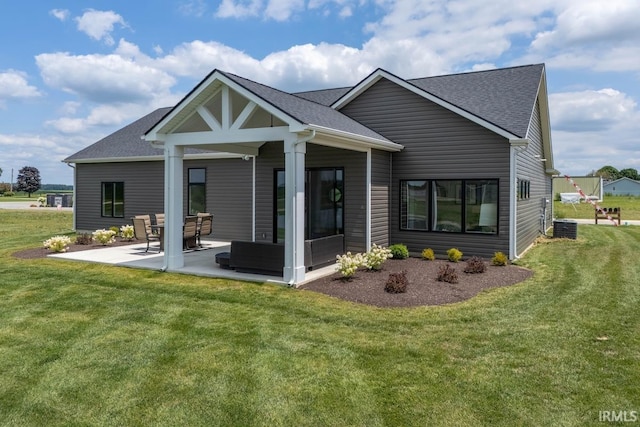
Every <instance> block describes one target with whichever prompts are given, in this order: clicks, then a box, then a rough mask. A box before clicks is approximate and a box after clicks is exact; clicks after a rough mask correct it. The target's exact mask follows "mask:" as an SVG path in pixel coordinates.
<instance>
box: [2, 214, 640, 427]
mask: <svg viewBox="0 0 640 427" xmlns="http://www.w3.org/2000/svg"><path fill="white" fill-rule="evenodd" d="M70 227H71V215H70V214H69V213H66V212H57V211H46V212H44V211H36V212H16V211H0V233H1V235H2V239H0V277H1V278H2V280H1V284H0V372H1V373H2V374H1V375H0V424H1V425H7V426H41V425H47V426H68V425H119V426H120V425H145V426H146V425H154V426H156V425H158V426H176V425H206V426H210V425H229V426H254V425H257V426H279V425H282V426H292V425H295V426H305V425H313V426H343V425H358V426H382V425H391V426H413V425H420V426H423V425H436V426H440V425H442V426H482V425H486V426H514V425H521V426H530V425H548V426H589V425H594V426H596V425H602V423H601V422H600V421H599V416H600V411H628V412H630V411H640V393H638V384H640V316H639V315H638V306H639V303H640V286H639V285H638V282H639V281H638V278H639V277H640V264H639V263H637V262H635V261H634V262H629V261H632V260H635V257H637V254H638V253H639V251H640V227H621V228H616V227H610V226H598V227H596V226H582V225H581V226H579V234H578V235H579V238H578V240H565V239H556V240H551V239H550V240H545V241H544V242H542V243H541V244H539V245H537V246H536V247H534V248H533V249H532V250H531V251H530V252H528V253H527V254H526V256H525V257H524V258H523V259H522V260H521V261H520V262H519V263H520V264H521V265H523V266H525V267H528V268H532V269H533V270H534V271H535V274H534V276H533V278H531V279H529V280H528V281H526V282H524V283H521V284H519V285H516V286H512V287H509V288H501V289H494V290H492V291H490V292H487V293H483V294H481V295H479V296H478V297H476V298H474V299H472V300H469V301H467V302H464V303H460V304H454V305H450V306H443V307H423V308H415V309H379V308H372V307H367V306H362V305H357V304H352V303H347V302H343V301H340V300H336V299H332V298H330V297H327V296H324V295H321V294H315V293H312V292H309V291H298V290H294V289H289V288H285V287H278V286H271V285H258V284H250V283H243V282H236V281H230V280H216V279H207V278H200V277H192V276H185V275H176V274H168V273H160V272H153V271H144V270H134V269H126V268H119V267H113V266H104V265H97V264H83V263H78V262H71V261H63V260H53V259H37V260H20V259H16V258H13V257H11V253H12V252H13V251H15V250H17V249H22V248H26V247H33V246H38V245H40V244H41V242H42V241H43V240H44V239H46V238H48V237H51V236H52V235H55V234H59V233H65V232H68V231H69V228H70ZM411 285H412V284H410V286H411ZM345 286H348V284H346V285H345Z"/></svg>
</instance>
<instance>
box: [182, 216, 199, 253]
mask: <svg viewBox="0 0 640 427" xmlns="http://www.w3.org/2000/svg"><path fill="white" fill-rule="evenodd" d="M197 233H198V217H197V216H188V217H186V218H185V219H184V226H183V227H182V246H183V249H191V248H192V247H194V246H195V244H196V234H197Z"/></svg>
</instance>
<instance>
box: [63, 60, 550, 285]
mask: <svg viewBox="0 0 640 427" xmlns="http://www.w3.org/2000/svg"><path fill="white" fill-rule="evenodd" d="M141 138H142V139H141ZM64 161H65V162H67V163H73V164H74V165H75V183H74V184H75V189H76V201H75V214H74V215H75V218H74V221H75V227H76V229H78V230H93V229H96V228H99V227H107V226H112V225H120V224H124V223H128V222H129V221H130V220H129V218H130V217H131V216H133V215H136V214H148V213H154V212H164V213H165V253H164V257H165V265H166V267H167V269H169V270H172V269H177V268H180V267H182V265H183V263H184V258H183V253H182V245H181V243H182V241H181V233H182V231H181V226H182V219H183V218H184V216H185V215H188V214H194V213H196V212H197V211H207V212H212V213H213V214H214V233H213V234H214V235H215V236H216V238H218V239H224V240H249V241H255V242H269V243H274V244H282V245H283V246H284V267H283V274H282V277H283V281H284V282H286V283H289V284H292V285H296V284H298V283H300V282H302V281H303V280H304V276H305V265H304V245H305V240H306V239H315V238H321V237H323V236H331V235H343V236H344V247H345V249H346V250H348V251H352V252H362V251H366V250H367V249H368V248H369V247H371V245H372V244H374V243H375V244H378V245H384V246H387V245H390V244H393V243H404V244H406V245H407V246H408V248H409V250H410V251H411V252H412V253H420V251H421V250H422V249H424V248H427V247H430V248H432V249H434V251H435V252H436V253H437V254H443V253H445V252H446V250H447V249H449V248H451V247H456V248H458V249H460V250H461V251H462V252H464V254H465V255H479V256H485V257H488V256H492V255H493V254H494V253H495V252H496V251H502V252H504V253H506V254H508V256H509V258H511V259H514V258H517V257H518V256H519V255H521V254H522V253H523V252H524V251H525V250H526V249H527V248H528V247H530V246H531V245H532V244H533V242H534V240H535V239H536V237H537V236H538V235H539V234H540V233H543V232H545V230H546V228H547V224H548V222H550V220H551V218H552V212H551V205H550V203H549V202H550V200H552V175H554V174H557V173H558V172H557V171H556V170H555V169H554V167H553V153H552V146H551V132H550V127H549V113H548V99H547V88H546V75H545V67H544V64H535V65H528V66H520V67H512V68H504V69H496V70H489V71H481V72H471V73H462V74H453V75H444V76H437V77H427V78H418V79H403V78H401V77H398V76H396V75H394V74H392V73H389V72H387V71H385V70H381V69H378V70H376V71H374V72H373V73H372V74H370V75H369V76H368V77H366V78H365V79H364V80H362V81H361V82H359V83H358V84H356V85H355V86H353V87H344V88H335V89H324V90H317V91H309V92H302V93H287V92H283V91H280V90H277V89H274V88H272V87H268V86H266V85H263V84H260V83H258V82H254V81H251V80H248V79H246V78H243V77H240V76H237V75H234V74H231V73H227V72H223V71H220V70H214V71H213V72H211V73H210V74H209V75H208V76H207V77H205V78H204V80H202V81H201V82H200V83H199V84H198V85H197V86H196V87H195V88H193V90H191V92H189V93H188V94H187V95H186V96H185V97H184V98H183V99H182V100H181V101H180V102H179V103H178V104H177V105H176V106H174V107H173V108H165V109H159V110H156V111H154V112H152V113H150V114H149V115H147V116H145V117H143V118H141V119H140V120H138V121H136V122H134V123H132V124H130V125H129V126H126V127H124V128H123V129H121V130H119V131H117V132H115V133H113V134H112V135H109V136H107V137H106V138H104V139H102V140H100V141H98V142H96V143H95V144H93V145H91V146H89V147H87V148H85V149H84V150H82V151H79V152H78V153H76V154H74V155H72V156H70V157H68V158H67V159H65V160H64Z"/></svg>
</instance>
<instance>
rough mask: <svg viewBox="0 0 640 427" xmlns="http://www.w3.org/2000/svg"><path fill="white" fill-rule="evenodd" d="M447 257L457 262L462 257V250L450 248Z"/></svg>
mask: <svg viewBox="0 0 640 427" xmlns="http://www.w3.org/2000/svg"><path fill="white" fill-rule="evenodd" d="M447 258H449V261H451V262H458V261H460V258H462V252H460V251H459V250H458V249H456V248H451V249H449V250H448V251H447Z"/></svg>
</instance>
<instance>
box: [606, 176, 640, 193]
mask: <svg viewBox="0 0 640 427" xmlns="http://www.w3.org/2000/svg"><path fill="white" fill-rule="evenodd" d="M604 193H605V194H611V195H613V196H640V181H635V180H633V179H631V178H626V177H625V178H620V179H616V180H615V181H610V182H607V183H605V184H604Z"/></svg>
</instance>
